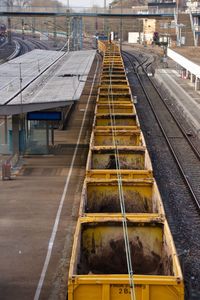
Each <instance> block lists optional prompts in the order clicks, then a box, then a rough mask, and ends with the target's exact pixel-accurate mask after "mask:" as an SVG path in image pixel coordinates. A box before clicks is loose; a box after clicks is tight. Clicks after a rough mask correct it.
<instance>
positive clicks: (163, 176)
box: [126, 48, 200, 299]
mask: <svg viewBox="0 0 200 300" xmlns="http://www.w3.org/2000/svg"><path fill="white" fill-rule="evenodd" d="M126 50H128V51H130V48H129V49H126ZM157 55H158V54H156V56H157ZM156 61H157V62H158V61H159V56H157V59H156ZM129 80H131V73H130V75H129ZM131 85H133V93H134V95H137V96H138V104H137V105H136V109H137V113H138V117H139V120H140V123H141V127H142V130H143V133H144V136H145V140H146V143H147V147H148V150H149V153H150V156H151V159H152V164H153V168H154V176H155V178H156V181H157V183H158V186H159V190H160V192H161V196H162V199H163V203H164V207H165V211H166V215H167V219H168V222H169V225H170V228H171V231H172V234H173V238H174V242H175V245H176V249H177V252H178V255H179V258H180V261H181V265H182V270H183V273H184V279H185V284H186V299H190V298H189V297H190V296H191V290H192V289H195V290H200V259H199V258H200V249H199V244H200V217H199V214H198V212H196V211H195V210H194V208H193V203H192V202H191V206H190V204H189V205H188V202H189V201H188V199H190V198H191V197H190V194H189V192H188V190H187V188H186V187H185V184H184V183H183V179H182V177H181V176H180V173H179V170H178V168H177V166H176V164H175V163H174V159H173V157H172V155H171V152H170V151H169V149H168V146H167V144H166V141H165V139H164V137H163V136H162V133H161V132H160V129H159V127H158V125H157V123H156V120H155V118H154V116H153V113H152V111H151V108H150V107H149V104H148V103H147V100H146V99H145V97H143V96H142V95H141V92H140V90H139V88H138V87H136V86H135V87H134V82H133V83H131ZM178 112H179V114H180V116H179V117H181V112H180V111H178ZM196 142H197V143H198V140H197V138H196ZM191 201H192V200H191Z"/></svg>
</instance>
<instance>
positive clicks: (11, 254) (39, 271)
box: [0, 59, 98, 300]
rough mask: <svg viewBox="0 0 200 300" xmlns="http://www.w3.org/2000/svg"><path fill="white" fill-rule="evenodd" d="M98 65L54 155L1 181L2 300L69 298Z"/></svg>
mask: <svg viewBox="0 0 200 300" xmlns="http://www.w3.org/2000/svg"><path fill="white" fill-rule="evenodd" d="M97 64H98V61H97V59H95V60H94V63H93V65H92V68H91V71H90V73H89V79H88V80H87V81H86V82H85V87H84V89H83V93H82V95H81V97H80V100H79V101H78V103H77V104H76V106H75V108H74V110H73V112H72V114H71V116H70V122H69V123H68V126H67V128H66V129H65V130H62V131H60V130H55V144H56V147H54V148H53V149H52V150H51V152H50V153H49V155H37V156H31V155H30V156H25V157H23V161H24V163H23V167H22V169H21V170H20V171H19V174H18V175H17V177H16V178H15V179H14V180H8V181H0V190H1V210H0V240H1V255H0V265H1V272H0V282H1V284H0V295H1V296H0V298H1V300H10V299H20V300H27V299H35V300H38V299H52V300H56V299H66V284H67V274H68V265H69V259H70V257H71V246H72V239H73V234H74V228H75V224H76V220H77V215H78V209H79V201H80V198H81V197H80V194H81V189H82V184H83V179H84V175H85V164H86V158H87V153H88V147H89V138H90V134H91V129H92V122H93V118H92V117H91V116H93V111H94V101H95V100H96V92H97V82H96V81H95V80H96V76H97V75H98V72H97V69H96V66H97ZM91 78H92V80H91ZM91 87H93V88H92V89H91Z"/></svg>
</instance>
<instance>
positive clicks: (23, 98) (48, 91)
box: [0, 50, 96, 115]
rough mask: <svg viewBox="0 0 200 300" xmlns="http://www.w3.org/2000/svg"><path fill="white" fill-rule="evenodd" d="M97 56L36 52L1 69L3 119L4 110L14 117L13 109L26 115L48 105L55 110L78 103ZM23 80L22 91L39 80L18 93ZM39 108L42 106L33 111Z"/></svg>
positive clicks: (0, 110) (89, 51) (1, 111)
mask: <svg viewBox="0 0 200 300" xmlns="http://www.w3.org/2000/svg"><path fill="white" fill-rule="evenodd" d="M95 53H96V51H95V50H87V51H84V50H83V51H74V52H69V53H65V52H56V51H48V50H33V51H31V52H29V53H27V54H25V55H23V56H21V57H19V58H16V59H14V60H12V61H10V62H9V63H6V64H3V65H0V86H1V93H0V104H1V105H3V106H4V107H0V115H1V114H2V115H3V114H5V112H4V110H5V106H6V109H7V111H6V114H9V113H10V114H14V113H15V111H13V107H16V109H17V108H18V110H19V107H20V109H21V111H22V112H27V111H32V110H37V109H42V104H44V105H46V106H45V107H44V108H51V103H52V107H56V104H57V106H60V105H61V104H63V103H66V101H76V100H78V99H79V98H80V95H81V93H82V91H83V88H84V85H85V81H86V79H87V76H88V73H89V71H90V68H91V65H92V63H93V60H94V57H95ZM47 68H48V69H47ZM46 69H47V70H46ZM45 70H46V71H45ZM37 76H38V78H36V77H37ZM20 78H21V87H22V88H24V87H25V86H26V85H27V84H29V83H30V82H32V81H33V80H34V78H36V79H35V80H34V81H33V82H32V83H30V84H29V86H28V87H26V88H25V89H24V90H23V91H22V92H21V93H19V91H20ZM17 93H18V94H17ZM37 104H38V105H40V106H38V107H37V106H36V107H35V106H34V107H33V105H37ZM27 105H30V109H27ZM31 105H32V106H31ZM11 106H13V107H12V108H10V111H9V107H11ZM3 109H4V110H3ZM16 113H20V111H16Z"/></svg>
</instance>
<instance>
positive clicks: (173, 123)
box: [124, 53, 200, 214]
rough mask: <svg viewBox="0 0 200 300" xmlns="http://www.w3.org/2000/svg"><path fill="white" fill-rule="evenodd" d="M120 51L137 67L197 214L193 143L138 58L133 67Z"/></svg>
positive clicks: (198, 160) (199, 159)
mask: <svg viewBox="0 0 200 300" xmlns="http://www.w3.org/2000/svg"><path fill="white" fill-rule="evenodd" d="M124 54H125V55H126V57H127V58H128V60H129V62H130V64H131V66H132V67H133V69H135V68H137V69H139V68H141V71H140V72H139V73H136V76H137V78H138V81H139V83H140V85H141V87H142V90H143V92H144V94H145V97H146V98H147V100H148V102H149V104H150V106H151V108H152V111H153V113H154V115H155V118H156V120H157V122H158V124H159V126H160V128H161V131H162V133H163V134H164V136H165V139H166V141H167V143H168V146H169V147H170V150H171V152H172V154H173V156H174V158H175V161H176V162H177V164H178V166H179V169H180V171H181V173H182V176H183V178H184V180H185V182H186V184H187V186H188V188H189V190H190V193H191V195H192V197H193V199H194V202H195V204H196V206H197V208H198V211H199V214H200V186H199V178H200V153H199V152H198V150H197V149H196V147H195V146H194V144H193V142H192V140H191V139H190V136H188V134H187V132H185V129H184V128H183V127H182V125H181V124H180V123H179V121H178V120H177V119H176V117H175V115H174V114H173V113H172V111H171V110H170V109H169V108H168V106H167V105H166V103H165V100H164V99H163V98H162V96H161V94H160V92H159V91H158V89H157V88H156V87H155V85H154V84H153V82H152V80H151V79H150V78H149V76H148V75H147V72H146V71H145V69H144V67H143V64H144V63H139V62H138V66H136V67H135V65H133V63H132V60H131V57H133V56H132V55H130V54H127V53H124ZM145 63H146V61H145Z"/></svg>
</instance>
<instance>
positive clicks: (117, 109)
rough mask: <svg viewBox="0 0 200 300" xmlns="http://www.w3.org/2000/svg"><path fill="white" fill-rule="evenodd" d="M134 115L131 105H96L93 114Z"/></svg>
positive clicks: (133, 108)
mask: <svg viewBox="0 0 200 300" xmlns="http://www.w3.org/2000/svg"><path fill="white" fill-rule="evenodd" d="M110 112H112V114H124V113H125V114H136V111H135V107H134V106H133V104H132V103H130V104H129V103H114V104H97V105H96V107H95V114H109V113H110Z"/></svg>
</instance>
